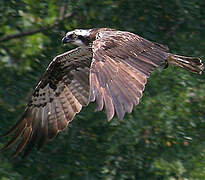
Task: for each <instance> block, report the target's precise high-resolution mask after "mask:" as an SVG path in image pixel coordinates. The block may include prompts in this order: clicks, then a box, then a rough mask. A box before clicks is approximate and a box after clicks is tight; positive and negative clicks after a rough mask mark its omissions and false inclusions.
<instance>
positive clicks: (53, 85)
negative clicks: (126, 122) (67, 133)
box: [1, 28, 203, 157]
mask: <svg viewBox="0 0 205 180" xmlns="http://www.w3.org/2000/svg"><path fill="white" fill-rule="evenodd" d="M62 42H63V43H72V44H75V45H77V46H79V47H77V48H75V49H73V50H71V51H68V52H65V53H63V54H61V55H58V56H56V57H55V58H54V59H53V60H52V61H51V63H50V64H49V66H48V67H47V69H46V71H45V73H44V74H43V75H42V77H41V79H40V81H39V82H38V84H37V86H36V87H35V89H34V91H33V93H32V95H31V96H30V98H29V101H28V104H27V107H26V109H25V111H24V112H23V114H22V116H21V117H20V119H19V120H18V121H17V123H16V124H15V125H14V126H13V127H12V128H11V129H10V130H9V131H8V132H7V133H6V134H4V135H2V136H1V137H5V136H8V135H9V134H11V133H14V135H13V137H12V138H11V140H10V141H9V142H8V144H6V145H5V146H4V147H3V148H2V149H7V148H9V147H11V146H12V145H13V144H15V143H16V142H17V141H18V140H19V139H20V142H19V144H18V145H17V148H16V150H15V152H14V153H13V155H12V156H13V157H15V156H17V155H18V154H19V153H20V152H21V151H22V150H23V149H24V148H25V155H26V154H28V152H29V151H30V150H31V149H32V148H33V146H34V145H35V144H37V147H38V149H39V148H41V147H42V146H43V145H44V144H45V142H47V141H48V140H51V139H53V138H54V137H55V136H56V135H57V134H58V132H60V131H62V130H64V129H65V128H66V127H67V125H68V123H70V122H71V121H72V120H73V118H74V117H75V115H76V114H77V113H79V112H80V110H81V109H82V107H84V106H87V105H88V104H89V102H95V103H96V110H97V111H101V110H103V108H104V107H105V110H106V114H107V119H108V121H110V120H111V119H112V118H113V117H114V115H115V114H116V115H117V116H118V118H119V119H123V117H124V115H125V113H126V112H127V113H131V112H132V109H133V107H134V106H136V105H137V104H138V103H139V100H140V98H141V97H142V93H143V91H144V88H145V84H146V82H147V78H148V77H149V76H150V74H151V72H152V71H153V70H155V69H156V68H157V67H160V66H161V67H167V66H168V65H169V64H173V65H176V66H178V67H181V68H184V69H186V70H188V71H191V72H194V73H198V74H201V73H202V71H203V64H202V61H201V60H200V59H199V58H196V57H186V56H179V55H175V54H172V53H170V52H169V49H168V47H167V46H164V45H161V44H158V43H154V42H151V41H148V40H146V39H144V38H142V37H140V36H138V35H136V34H133V33H130V32H126V31H118V30H115V29H109V28H96V29H89V30H85V29H76V30H74V31H70V32H68V33H67V34H66V35H65V37H64V38H63V39H62Z"/></svg>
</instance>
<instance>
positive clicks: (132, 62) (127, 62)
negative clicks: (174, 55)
mask: <svg viewBox="0 0 205 180" xmlns="http://www.w3.org/2000/svg"><path fill="white" fill-rule="evenodd" d="M167 51H168V48H167V47H166V46H163V45H160V44H156V43H152V42H150V41H148V40H145V39H143V38H141V37H139V36H137V35H135V34H132V33H129V32H121V31H104V32H101V33H99V35H98V39H97V40H96V41H94V43H93V53H94V54H93V63H92V65H91V73H90V101H96V104H97V106H96V110H97V111H100V110H102V109H103V107H104V105H105V108H106V112H107V119H108V120H111V119H112V118H113V116H114V114H115V112H116V114H117V115H118V118H119V119H122V118H123V117H124V115H125V112H128V113H130V112H131V111H132V109H133V105H137V104H138V103H139V100H140V98H141V97H142V92H143V90H144V88H145V84H146V82H147V78H148V77H149V75H150V73H151V72H152V71H153V70H154V69H155V68H157V67H158V66H160V65H162V64H164V63H165V62H166V61H165V59H166V56H167V53H166V52H167Z"/></svg>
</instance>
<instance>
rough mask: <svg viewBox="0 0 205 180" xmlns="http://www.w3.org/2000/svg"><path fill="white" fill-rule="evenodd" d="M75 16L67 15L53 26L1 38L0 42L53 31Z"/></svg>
mask: <svg viewBox="0 0 205 180" xmlns="http://www.w3.org/2000/svg"><path fill="white" fill-rule="evenodd" d="M73 15H74V13H68V14H65V15H64V16H63V17H62V18H61V19H59V20H57V21H56V22H55V23H53V24H51V25H49V26H47V27H41V28H39V29H34V30H28V31H25V32H20V33H16V34H10V35H5V36H3V37H1V38H0V42H4V41H8V40H11V39H17V38H22V37H24V36H29V35H33V34H36V33H40V32H43V31H45V30H47V29H52V28H54V27H55V26H58V25H59V24H60V23H61V22H62V21H63V20H65V19H69V18H71V17H72V16H73Z"/></svg>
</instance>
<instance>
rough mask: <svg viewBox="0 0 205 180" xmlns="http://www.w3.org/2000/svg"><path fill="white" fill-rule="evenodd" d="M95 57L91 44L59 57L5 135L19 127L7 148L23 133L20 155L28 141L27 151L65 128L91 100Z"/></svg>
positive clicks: (50, 66) (55, 59)
mask: <svg viewBox="0 0 205 180" xmlns="http://www.w3.org/2000/svg"><path fill="white" fill-rule="evenodd" d="M91 61H92V49H91V47H83V48H76V49H74V50H72V51H69V52H66V53H64V54H62V55H59V56H57V57H55V58H54V59H53V61H52V62H51V63H50V65H49V66H48V68H47V69H46V72H45V73H44V74H43V76H42V78H41V80H40V82H39V83H38V85H37V86H36V88H35V90H34V92H33V93H32V96H31V97H30V100H29V103H28V106H27V108H26V109H25V112H24V113H23V115H22V116H21V118H20V119H19V121H18V122H17V123H16V125H15V126H14V127H12V128H11V129H10V130H9V131H8V133H6V134H5V135H3V136H7V135H9V134H10V133H12V132H14V131H15V134H14V136H13V138H12V139H11V140H10V141H9V142H8V144H7V145H6V146H4V147H3V149H7V148H8V147H10V146H11V145H13V144H14V143H15V142H16V141H17V140H18V139H19V138H20V137H21V141H20V143H19V145H18V146H17V149H16V151H15V152H14V154H13V156H16V155H18V153H20V152H21V151H22V150H23V148H24V147H25V145H26V144H28V145H27V148H26V151H25V153H26V154H27V153H28V152H29V150H30V149H31V148H32V147H33V145H34V144H35V143H37V144H38V148H40V147H41V146H42V145H43V144H44V143H45V142H46V141H47V140H50V139H52V138H54V137H55V136H56V135H57V133H58V132H59V131H62V130H63V129H65V128H66V127H67V125H68V123H69V122H70V121H72V119H73V118H74V116H75V114H76V113H78V112H80V110H81V108H82V106H85V105H87V104H88V99H89V73H90V64H91Z"/></svg>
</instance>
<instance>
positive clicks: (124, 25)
mask: <svg viewBox="0 0 205 180" xmlns="http://www.w3.org/2000/svg"><path fill="white" fill-rule="evenodd" d="M204 9H205V1H204V0H169V1H165V0H118V1H117V0H104V1H102V0H49V1H48V0H47V1H46V0H1V1H0V134H3V133H5V132H6V131H7V130H8V128H9V127H11V126H12V125H13V124H14V123H15V122H16V121H17V120H18V117H19V116H20V115H21V113H22V112H23V110H24V108H25V106H26V103H27V96H28V95H29V94H30V92H31V91H32V89H33V88H34V86H35V84H36V83H37V81H38V79H39V77H40V75H41V73H42V72H43V71H45V68H46V66H47V65H48V63H49V62H50V61H51V59H52V58H53V57H55V56H56V55H57V54H60V53H62V52H65V51H67V50H70V49H72V48H73V46H69V45H66V46H64V45H62V44H61V39H62V37H63V36H64V34H65V33H66V32H67V31H70V30H73V29H75V28H94V27H110V28H116V29H120V30H126V31H131V32H134V33H137V34H139V35H140V36H143V37H144V38H146V39H149V40H152V41H155V42H158V43H162V44H166V45H168V46H169V48H170V49H171V52H173V53H176V54H180V55H189V56H198V57H201V58H202V59H205V10H204ZM93 109H94V105H93V104H90V105H89V106H88V107H86V108H84V109H83V111H82V112H81V113H80V114H78V115H77V116H76V117H75V119H74V121H73V122H72V123H70V124H69V127H68V128H67V129H66V130H65V131H64V132H62V133H60V134H59V135H58V136H57V138H55V140H53V141H52V142H49V143H48V144H46V145H45V147H44V148H43V149H42V150H41V151H37V150H35V149H34V150H33V151H32V152H31V153H30V155H29V156H28V157H26V158H24V159H23V158H22V157H21V156H19V157H17V158H15V159H11V158H10V154H11V153H12V151H14V149H13V148H11V149H9V150H7V151H5V152H1V153H0V180H10V179H14V180H18V179H19V180H22V179H26V180H27V179H28V180H33V179H38V180H41V179H42V180H43V179H44V180H46V179H49V180H53V179H54V180H61V179H66V180H67V179H69V180H99V179H105V180H135V179H137V180H138V179H139V180H204V179H205V75H204V74H202V75H201V76H200V75H196V74H191V73H189V72H187V71H185V70H182V69H179V68H175V67H172V66H170V67H169V68H168V69H166V70H160V69H159V70H156V71H155V72H154V73H153V74H152V76H151V77H150V78H149V80H148V84H147V86H146V91H145V93H144V96H143V98H142V100H141V103H140V104H139V105H138V106H137V107H136V108H135V109H134V111H133V113H132V114H130V115H126V117H125V119H124V120H123V121H119V120H117V118H115V119H113V120H112V121H111V122H110V123H108V122H106V116H105V113H104V112H99V113H93ZM7 141H8V138H4V139H0V147H3V144H4V143H6V142H7ZM14 148H15V147H14Z"/></svg>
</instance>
